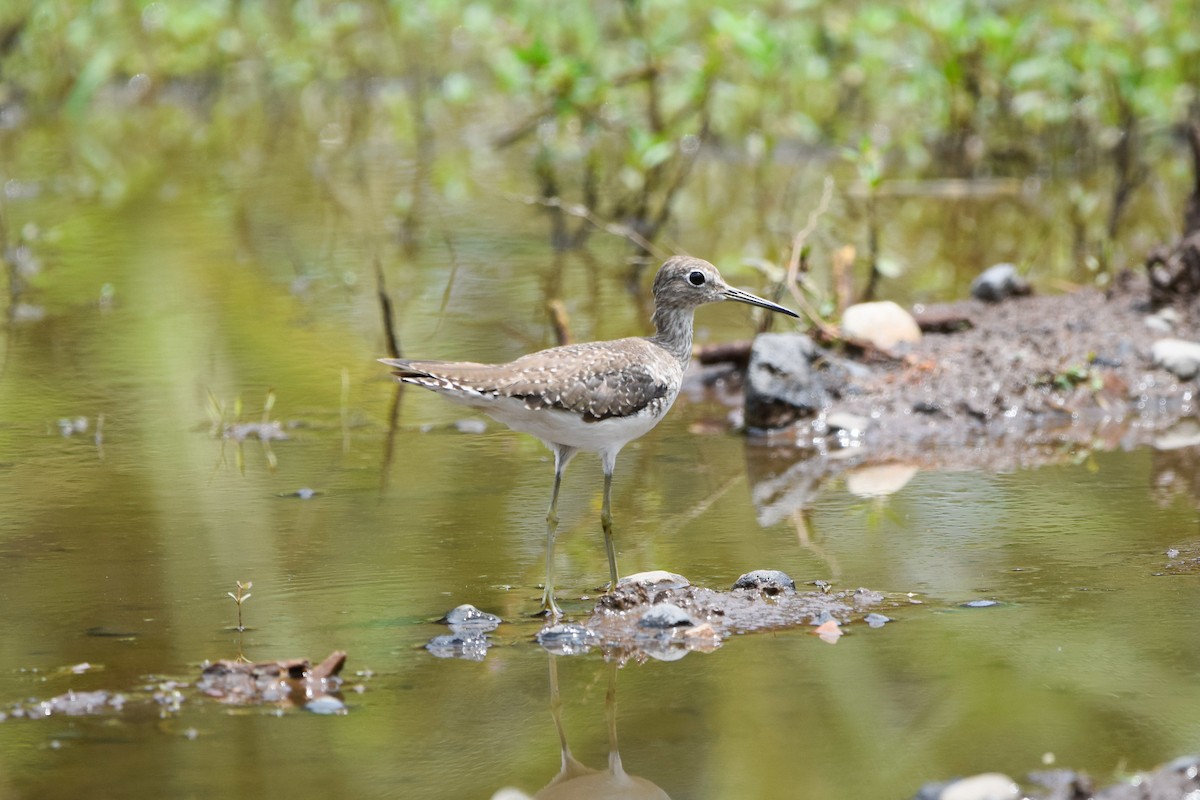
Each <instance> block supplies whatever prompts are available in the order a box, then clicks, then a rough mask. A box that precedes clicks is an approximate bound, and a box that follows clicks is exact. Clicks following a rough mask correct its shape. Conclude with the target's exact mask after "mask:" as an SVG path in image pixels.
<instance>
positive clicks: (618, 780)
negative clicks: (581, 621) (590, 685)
mask: <svg viewBox="0 0 1200 800" xmlns="http://www.w3.org/2000/svg"><path fill="white" fill-rule="evenodd" d="M558 658H559V657H558V656H555V655H551V656H550V713H551V715H552V716H553V717H554V727H555V729H556V730H557V731H558V743H559V747H560V750H561V753H562V766H561V767H560V769H559V771H558V774H557V775H555V776H554V778H552V779H551V781H550V782H549V783H547V784H546V785H545V786H544V787H542V789H541V790H540V791H538V792H537V793H536V794H534V795H533V797H534V798H538V800H585V799H586V800H599V799H600V798H612V799H613V800H616V799H617V798H620V800H670V798H669V796H668V795H667V793H666V792H664V791H663V790H662V789H660V788H659V787H658V786H656V785H655V784H653V783H651V782H650V781H648V780H646V779H645V778H639V777H637V776H636V775H630V774H629V773H627V772H626V771H625V768H624V767H623V766H622V765H621V754H620V753H619V752H618V751H617V663H616V662H611V663H609V664H608V665H607V667H608V671H609V672H608V691H607V692H606V693H605V696H604V715H605V719H606V720H607V722H608V768H607V769H603V770H598V769H592V768H591V767H588V766H586V765H584V764H583V763H581V762H580V761H579V760H578V759H576V758H575V756H574V755H572V754H571V746H570V744H568V743H567V732H566V729H565V728H563V722H562V696H561V694H560V692H559V688H558ZM492 800H531V798H530V795H527V794H525V793H524V792H522V791H520V790H519V789H512V788H505V789H501V790H500V791H498V792H496V793H495V794H494V795H492Z"/></svg>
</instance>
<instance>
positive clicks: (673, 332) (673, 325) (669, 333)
mask: <svg viewBox="0 0 1200 800" xmlns="http://www.w3.org/2000/svg"><path fill="white" fill-rule="evenodd" d="M693 314H694V309H691V308H655V309H654V318H653V322H654V331H655V333H654V335H653V336H651V337H650V341H652V342H654V343H655V344H657V345H659V346H660V347H662V348H663V349H665V350H666V351H667V352H669V353H670V354H671V355H673V356H675V358H676V360H678V361H679V363H680V364H681V365H682V366H683V367H685V368H686V367H687V365H688V361H690V360H691V358H692V318H693Z"/></svg>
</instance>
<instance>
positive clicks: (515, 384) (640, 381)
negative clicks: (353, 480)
mask: <svg viewBox="0 0 1200 800" xmlns="http://www.w3.org/2000/svg"><path fill="white" fill-rule="evenodd" d="M392 366H396V367H399V368H400V369H399V370H398V371H397V372H396V373H395V374H396V375H398V376H399V377H400V378H401V379H402V380H406V381H407V382H409V383H416V384H420V385H424V386H427V387H428V388H431V389H440V390H442V391H446V390H450V391H457V392H470V393H475V394H478V395H482V396H485V397H486V396H490V397H494V398H498V397H513V398H519V399H521V400H524V401H525V405H526V406H527V407H528V408H531V409H532V408H557V409H560V410H562V411H570V412H573V413H576V414H579V415H580V416H581V417H582V418H583V419H584V421H587V422H598V421H599V420H603V419H608V418H609V417H624V416H630V415H633V414H636V413H638V412H639V411H641V410H643V409H646V408H647V407H649V406H651V405H653V404H655V403H656V402H658V401H661V400H662V399H663V398H667V397H668V396H669V395H670V394H671V391H672V388H673V387H675V388H677V387H678V384H679V374H678V373H680V371H681V368H680V366H679V364H678V362H677V361H675V359H674V358H673V357H672V356H671V355H670V354H669V353H667V352H666V351H665V350H663V349H662V348H661V347H659V346H657V345H655V344H653V343H651V342H649V341H647V340H646V339H641V338H631V339H618V340H616V341H609V342H589V343H586V344H574V345H564V346H562V347H554V348H551V349H549V350H541V351H539V352H536V353H530V354H529V355H526V356H522V357H521V358H518V359H517V360H516V361H512V362H510V363H508V364H475V363H463V362H435V361H401V362H395V363H393V364H392Z"/></svg>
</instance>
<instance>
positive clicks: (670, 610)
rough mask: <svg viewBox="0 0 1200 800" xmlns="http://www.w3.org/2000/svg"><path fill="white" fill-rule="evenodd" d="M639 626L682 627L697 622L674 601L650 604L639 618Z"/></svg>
mask: <svg viewBox="0 0 1200 800" xmlns="http://www.w3.org/2000/svg"><path fill="white" fill-rule="evenodd" d="M637 624H638V627H639V628H660V629H661V628H681V627H691V626H692V625H695V624H696V623H695V622H694V621H693V620H692V618H691V617H690V616H689V615H688V613H687V612H686V611H684V610H683V609H682V608H680V607H679V606H677V605H675V604H674V603H659V604H657V605H653V606H650V608H649V609H647V610H646V612H645V613H644V614H642V616H641V618H640V619H639V620H638V623H637Z"/></svg>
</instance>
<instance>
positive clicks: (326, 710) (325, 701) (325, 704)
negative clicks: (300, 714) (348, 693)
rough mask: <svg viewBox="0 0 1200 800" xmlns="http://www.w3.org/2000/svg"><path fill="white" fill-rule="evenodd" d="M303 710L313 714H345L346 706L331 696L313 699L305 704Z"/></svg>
mask: <svg viewBox="0 0 1200 800" xmlns="http://www.w3.org/2000/svg"><path fill="white" fill-rule="evenodd" d="M304 708H305V709H306V710H308V711H311V712H313V713H314V714H345V713H346V704H345V703H343V702H342V701H341V700H339V699H338V698H336V697H334V696H333V695H329V694H326V695H321V696H320V697H314V698H313V699H312V700H309V701H308V702H307V703H305V705H304Z"/></svg>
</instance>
